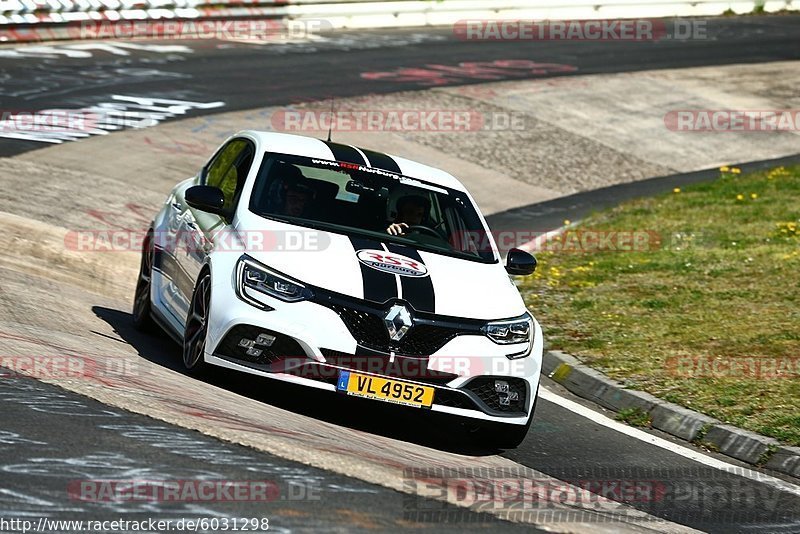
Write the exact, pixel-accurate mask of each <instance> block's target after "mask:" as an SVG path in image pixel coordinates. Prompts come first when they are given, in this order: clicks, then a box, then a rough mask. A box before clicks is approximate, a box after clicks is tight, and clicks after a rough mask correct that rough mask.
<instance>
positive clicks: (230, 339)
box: [214, 324, 306, 366]
mask: <svg viewBox="0 0 800 534" xmlns="http://www.w3.org/2000/svg"><path fill="white" fill-rule="evenodd" d="M259 334H267V335H271V336H275V341H274V342H273V343H272V345H271V346H269V347H263V346H259V347H257V349H258V350H260V351H261V354H259V355H257V356H255V355H250V354H247V348H245V347H241V346H240V345H239V341H240V340H242V339H249V340H254V339H256V338H257V337H258V335H259ZM214 354H215V355H218V356H223V357H227V358H232V359H235V360H241V361H243V362H247V363H252V364H256V365H260V366H273V365H274V364H276V363H278V362H280V361H282V360H287V359H292V360H298V359H305V358H306V353H305V351H304V350H303V349H302V347H301V346H300V344H299V343H298V342H297V341H296V340H295V339H294V338H292V337H289V336H286V335H283V334H279V333H277V332H273V331H271V330H264V329H263V328H258V327H257V326H251V325H246V324H239V325H236V326H234V327H233V328H231V329H230V330H229V331H228V333H227V334H226V335H225V337H224V338H223V339H222V341H220V343H219V345H217V348H216V350H215V351H214Z"/></svg>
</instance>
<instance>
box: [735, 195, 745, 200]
mask: <svg viewBox="0 0 800 534" xmlns="http://www.w3.org/2000/svg"><path fill="white" fill-rule="evenodd" d="M736 200H739V201H741V200H744V195H742V194H739V195H736Z"/></svg>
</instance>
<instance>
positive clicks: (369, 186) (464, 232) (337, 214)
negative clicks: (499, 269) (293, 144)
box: [250, 154, 496, 263]
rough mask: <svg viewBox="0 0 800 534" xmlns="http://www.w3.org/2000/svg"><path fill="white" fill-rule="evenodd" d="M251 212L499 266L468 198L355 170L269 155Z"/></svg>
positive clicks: (396, 177)
mask: <svg viewBox="0 0 800 534" xmlns="http://www.w3.org/2000/svg"><path fill="white" fill-rule="evenodd" d="M250 210H251V211H252V212H254V213H256V214H258V215H261V216H263V217H267V218H273V219H279V220H284V221H287V222H291V223H293V224H298V225H303V226H311V227H316V228H322V229H326V230H330V231H334V232H338V233H343V234H354V233H355V234H360V235H364V234H366V235H368V236H369V237H373V238H377V239H380V240H382V241H392V242H397V243H401V244H404V245H410V246H413V247H415V248H418V249H421V250H426V251H429V252H435V253H439V254H445V255H451V256H458V257H463V258H465V259H470V260H474V261H481V262H489V263H491V262H495V261H496V258H495V255H494V251H493V250H492V248H491V245H490V244H489V241H488V240H487V239H486V235H487V231H486V229H485V228H484V226H483V224H482V223H481V220H480V218H479V217H478V214H477V212H476V210H475V208H474V206H473V205H472V203H471V202H470V200H469V198H468V197H467V195H466V194H464V193H463V192H460V191H457V190H454V189H449V188H445V187H440V186H437V185H433V184H429V183H426V182H423V181H420V180H417V179H413V178H408V177H405V176H401V175H398V174H394V173H391V172H388V171H384V170H381V169H374V168H370V167H365V166H362V165H356V164H353V163H345V162H336V161H329V160H324V159H314V158H305V157H300V156H290V155H283V154H273V155H268V156H267V157H265V158H264V162H263V163H262V165H261V168H260V169H259V172H258V176H257V177H256V183H255V186H254V188H253V194H252V196H251V199H250Z"/></svg>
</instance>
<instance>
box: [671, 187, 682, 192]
mask: <svg viewBox="0 0 800 534" xmlns="http://www.w3.org/2000/svg"><path fill="white" fill-rule="evenodd" d="M672 192H673V193H680V192H681V188H680V187H676V188H675V189H673V190H672Z"/></svg>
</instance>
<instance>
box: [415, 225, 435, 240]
mask: <svg viewBox="0 0 800 534" xmlns="http://www.w3.org/2000/svg"><path fill="white" fill-rule="evenodd" d="M408 231H409V232H419V233H421V234H428V235H432V236H434V237H436V238H438V239H441V238H442V236H440V235H439V232H437V231H436V230H434V229H433V228H429V227H427V226H423V225H421V224H412V225H411V226H409V227H408Z"/></svg>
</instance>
